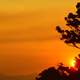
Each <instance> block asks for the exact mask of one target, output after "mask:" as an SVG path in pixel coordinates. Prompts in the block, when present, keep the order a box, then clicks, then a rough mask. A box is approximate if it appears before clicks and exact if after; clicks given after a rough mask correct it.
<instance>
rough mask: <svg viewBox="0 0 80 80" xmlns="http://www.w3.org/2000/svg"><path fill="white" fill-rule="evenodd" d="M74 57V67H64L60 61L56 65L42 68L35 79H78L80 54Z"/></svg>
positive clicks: (79, 75) (79, 78)
mask: <svg viewBox="0 0 80 80" xmlns="http://www.w3.org/2000/svg"><path fill="white" fill-rule="evenodd" d="M78 56H79V57H76V59H75V61H76V63H77V64H76V63H75V67H66V66H64V64H63V63H60V64H59V65H58V67H50V68H48V69H45V70H43V71H42V72H41V73H40V74H39V75H38V76H37V77H36V80H80V62H79V61H80V54H79V55H78Z"/></svg>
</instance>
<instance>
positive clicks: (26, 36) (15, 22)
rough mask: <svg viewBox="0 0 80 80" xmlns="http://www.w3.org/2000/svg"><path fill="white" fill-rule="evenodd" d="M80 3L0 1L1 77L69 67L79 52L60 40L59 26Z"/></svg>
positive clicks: (63, 23) (27, 0)
mask: <svg viewBox="0 0 80 80" xmlns="http://www.w3.org/2000/svg"><path fill="white" fill-rule="evenodd" d="M77 2H79V0H74V1H73V0H66V1H64V0H0V74H5V75H26V74H27V75H28V74H31V73H38V72H40V71H41V70H43V69H45V68H47V67H50V66H55V65H57V64H58V63H59V62H63V63H65V64H66V65H69V64H70V62H71V60H72V59H73V58H74V57H75V56H77V54H78V53H79V49H76V48H74V47H71V46H68V45H66V44H64V42H63V41H60V40H59V34H58V33H57V32H56V30H55V27H56V25H60V26H65V20H64V17H65V16H67V14H68V13H69V12H74V11H76V8H75V5H76V4H77Z"/></svg>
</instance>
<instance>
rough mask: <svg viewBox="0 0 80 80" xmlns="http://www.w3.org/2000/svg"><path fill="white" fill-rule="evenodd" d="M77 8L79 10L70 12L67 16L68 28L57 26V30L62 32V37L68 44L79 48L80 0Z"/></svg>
mask: <svg viewBox="0 0 80 80" xmlns="http://www.w3.org/2000/svg"><path fill="white" fill-rule="evenodd" d="M76 9H77V11H76V12H75V14H73V13H69V14H68V16H67V17H65V21H66V28H67V29H62V28H61V27H60V26H56V30H57V32H59V33H60V34H61V38H60V39H61V40H63V41H64V42H65V43H66V44H71V45H73V46H74V47H76V48H79V46H77V44H80V2H79V3H77V5H76ZM79 49H80V48H79Z"/></svg>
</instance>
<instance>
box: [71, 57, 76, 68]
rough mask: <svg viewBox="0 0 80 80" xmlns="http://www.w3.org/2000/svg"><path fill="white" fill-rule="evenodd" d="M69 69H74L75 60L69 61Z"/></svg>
mask: <svg viewBox="0 0 80 80" xmlns="http://www.w3.org/2000/svg"><path fill="white" fill-rule="evenodd" d="M70 67H75V60H74V59H73V60H71V61H70Z"/></svg>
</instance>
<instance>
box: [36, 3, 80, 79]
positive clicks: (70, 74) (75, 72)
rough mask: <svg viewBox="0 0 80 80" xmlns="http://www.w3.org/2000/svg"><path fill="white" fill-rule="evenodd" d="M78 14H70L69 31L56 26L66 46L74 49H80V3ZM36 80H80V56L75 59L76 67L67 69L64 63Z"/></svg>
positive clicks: (50, 69)
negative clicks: (70, 45) (71, 46)
mask: <svg viewBox="0 0 80 80" xmlns="http://www.w3.org/2000/svg"><path fill="white" fill-rule="evenodd" d="M76 9H77V11H76V13H75V14H73V13H69V14H68V16H67V17H65V20H66V26H67V27H69V28H67V29H61V27H60V26H56V30H57V31H58V32H59V33H60V34H61V38H60V39H61V40H63V41H64V42H65V43H66V44H72V45H73V46H74V47H76V48H79V47H78V46H77V44H80V3H77V5H76ZM36 80H80V54H78V57H75V66H74V67H67V66H64V64H63V63H59V65H58V67H50V68H48V69H45V70H43V71H42V72H41V73H40V74H39V75H38V76H37V77H36Z"/></svg>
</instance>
